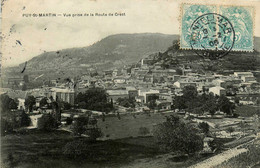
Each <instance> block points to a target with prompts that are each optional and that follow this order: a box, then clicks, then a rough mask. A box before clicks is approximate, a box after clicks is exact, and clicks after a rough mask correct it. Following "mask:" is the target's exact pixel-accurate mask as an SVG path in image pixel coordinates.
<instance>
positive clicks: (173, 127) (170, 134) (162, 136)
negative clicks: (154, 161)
mask: <svg viewBox="0 0 260 168" xmlns="http://www.w3.org/2000/svg"><path fill="white" fill-rule="evenodd" d="M154 137H155V140H156V142H157V143H158V145H159V146H160V147H161V148H162V149H164V150H166V151H172V152H180V153H182V154H188V155H190V154H192V153H195V152H197V151H200V150H202V149H203V139H202V137H201V136H200V135H199V131H198V129H196V128H195V127H194V126H193V125H191V124H189V123H185V122H183V121H182V120H181V119H180V118H179V117H178V116H173V115H172V116H169V117H167V119H166V122H164V123H162V124H159V125H157V126H156V128H155V131H154Z"/></svg>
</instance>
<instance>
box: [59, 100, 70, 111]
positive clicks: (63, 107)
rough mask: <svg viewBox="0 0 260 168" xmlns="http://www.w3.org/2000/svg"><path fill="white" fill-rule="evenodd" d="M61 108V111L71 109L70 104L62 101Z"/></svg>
mask: <svg viewBox="0 0 260 168" xmlns="http://www.w3.org/2000/svg"><path fill="white" fill-rule="evenodd" d="M61 108H62V109H63V110H69V109H71V104H70V103H68V102H65V101H62V102H61Z"/></svg>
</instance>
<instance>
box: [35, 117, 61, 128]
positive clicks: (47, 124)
mask: <svg viewBox="0 0 260 168" xmlns="http://www.w3.org/2000/svg"><path fill="white" fill-rule="evenodd" d="M55 128H57V123H56V121H55V119H54V118H53V117H52V115H50V114H43V115H42V117H41V118H39V120H38V129H41V130H45V131H50V130H52V129H55Z"/></svg>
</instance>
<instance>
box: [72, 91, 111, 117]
mask: <svg viewBox="0 0 260 168" xmlns="http://www.w3.org/2000/svg"><path fill="white" fill-rule="evenodd" d="M75 102H76V103H78V106H79V107H80V108H84V109H89V110H95V111H102V112H109V111H111V110H113V109H114V106H113V102H112V101H111V102H110V101H108V94H107V93H106V91H105V90H104V89H102V88H90V89H89V90H87V91H86V92H85V93H79V94H78V95H77V96H76V99H75Z"/></svg>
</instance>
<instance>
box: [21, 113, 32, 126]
mask: <svg viewBox="0 0 260 168" xmlns="http://www.w3.org/2000/svg"><path fill="white" fill-rule="evenodd" d="M30 124H31V119H30V117H29V116H28V114H26V113H25V111H24V110H23V111H22V113H21V115H20V127H28V126H30Z"/></svg>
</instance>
